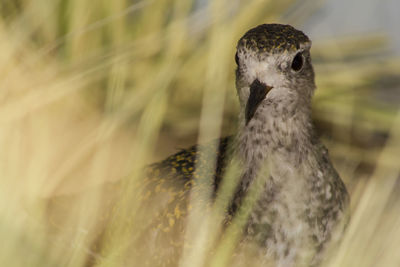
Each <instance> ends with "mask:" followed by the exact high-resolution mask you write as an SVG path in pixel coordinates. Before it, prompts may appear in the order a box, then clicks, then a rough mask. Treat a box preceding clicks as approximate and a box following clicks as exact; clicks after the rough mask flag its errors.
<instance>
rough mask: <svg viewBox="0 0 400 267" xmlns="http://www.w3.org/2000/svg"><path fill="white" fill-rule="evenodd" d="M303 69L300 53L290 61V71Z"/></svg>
mask: <svg viewBox="0 0 400 267" xmlns="http://www.w3.org/2000/svg"><path fill="white" fill-rule="evenodd" d="M302 67H303V55H302V54H301V53H297V54H296V56H295V57H294V58H293V61H292V70H294V71H299V70H301V68H302Z"/></svg>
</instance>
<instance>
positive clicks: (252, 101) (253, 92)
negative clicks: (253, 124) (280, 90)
mask: <svg viewBox="0 0 400 267" xmlns="http://www.w3.org/2000/svg"><path fill="white" fill-rule="evenodd" d="M271 89H272V86H268V85H266V84H263V83H262V82H260V81H259V80H258V79H255V80H254V82H253V83H252V84H251V85H250V96H249V100H247V104H246V111H245V112H246V113H245V119H246V125H247V124H248V123H249V121H250V120H251V118H253V116H254V113H256V110H257V108H258V106H259V105H260V103H261V101H263V100H264V98H265V96H266V95H267V94H268V92H269V91H271Z"/></svg>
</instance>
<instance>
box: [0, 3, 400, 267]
mask: <svg viewBox="0 0 400 267" xmlns="http://www.w3.org/2000/svg"><path fill="white" fill-rule="evenodd" d="M311 2H312V3H313V5H309V6H308V7H307V8H303V9H299V12H287V10H288V9H289V8H290V7H291V6H292V4H293V1H280V2H279V3H278V2H277V1H258V0H252V1H246V2H245V1H226V0H225V1H224V0H218V1H210V2H209V4H208V5H206V4H201V2H200V1H199V2H196V3H194V2H192V1H187V0H175V1H172V0H144V1H130V2H128V1H123V0H116V1H96V3H93V2H92V1H89V0H84V1H82V0H80V1H78V0H68V1H67V0H55V1H45V0H31V1H27V0H18V1H15V0H9V1H7V0H4V1H2V2H1V3H0V13H1V17H0V88H1V90H0V148H1V149H0V236H1V239H2V242H1V245H0V246H1V249H0V265H1V266H85V265H87V264H88V262H87V261H88V259H87V255H88V253H90V251H88V249H87V244H88V243H90V242H91V241H93V240H91V239H93V238H94V237H93V236H91V234H90V231H88V229H92V228H96V227H97V223H98V220H99V218H100V217H101V216H102V212H103V209H104V205H105V204H104V203H105V202H107V201H109V195H108V194H109V193H110V192H109V191H112V190H111V189H109V190H108V191H107V190H106V191H107V192H104V191H102V190H94V189H93V188H97V187H95V186H96V185H101V184H104V183H105V182H106V181H116V180H120V179H123V178H125V177H130V179H131V180H134V181H139V182H140V177H139V173H140V171H139V170H141V167H142V166H143V165H145V164H147V163H149V162H152V161H155V160H158V159H161V158H163V157H165V156H166V155H168V154H170V153H172V152H174V151H176V148H177V147H185V146H187V145H189V144H193V143H195V142H204V141H209V140H212V139H214V138H216V137H218V136H219V135H221V134H222V135H226V134H232V133H234V131H235V121H236V114H237V110H238V106H237V100H236V92H235V89H234V71H233V70H234V60H233V55H234V50H235V44H236V41H237V39H238V38H239V37H240V36H241V35H242V34H243V33H244V32H245V31H246V30H247V29H249V28H250V27H252V26H254V25H257V24H260V23H265V22H282V23H289V24H294V26H300V28H301V18H304V17H307V16H308V15H309V13H311V12H313V10H310V7H311V6H312V7H313V8H314V9H315V8H317V7H318V5H319V4H321V3H320V1H311ZM305 10H307V11H305ZM283 13H285V14H286V16H283V17H282V16H281V14H283ZM385 42H386V40H385V37H384V36H381V35H374V36H372V35H371V36H358V37H357V36H353V37H351V38H347V39H342V40H327V41H326V42H317V41H314V45H313V49H312V53H313V60H314V65H315V70H316V77H317V86H318V90H317V91H316V95H315V98H314V107H313V108H314V117H315V120H316V126H317V128H318V129H319V130H320V133H321V135H322V137H323V138H324V139H325V140H324V142H325V143H326V144H327V145H328V147H329V148H330V154H331V156H332V157H333V159H334V163H335V165H336V167H337V168H338V171H339V173H340V174H341V176H342V177H343V179H344V180H345V182H346V184H347V186H348V188H349V189H350V191H351V193H352V221H351V223H350V225H349V228H348V231H347V233H346V236H345V238H344V241H343V244H342V246H341V247H340V248H339V252H338V254H337V255H336V256H335V257H334V258H333V260H331V261H329V262H328V263H326V265H327V266H399V265H400V256H399V255H400V254H399V253H398V248H399V246H400V230H399V229H400V215H399V214H400V213H399V212H398V211H399V208H400V202H399V201H400V199H399V197H398V196H399V192H400V191H399V189H400V187H399V183H398V177H399V174H400V170H399V168H400V164H399V163H398V161H399V156H398V155H399V154H400V151H399V150H400V113H399V110H398V104H399V101H397V102H394V104H393V102H391V101H388V99H389V100H390V99H392V98H397V99H399V98H398V97H399V86H400V78H399V77H400V61H399V60H398V59H395V58H392V57H390V56H388V53H387V52H388V51H387V50H386V48H385V47H386V46H385V44H386V43H385ZM388 81H391V82H388ZM87 190H89V191H90V193H84V192H86V191H87ZM77 192H80V193H81V196H80V199H79V200H77V201H76V203H73V202H71V203H68V204H69V205H70V206H71V207H75V208H73V209H72V210H73V212H71V214H62V216H63V220H64V221H65V225H64V226H63V227H64V228H61V230H60V231H58V232H56V233H53V232H51V231H50V230H49V228H48V227H47V224H46V223H47V220H48V218H47V217H46V216H47V213H46V209H47V206H48V202H49V201H50V199H51V198H52V197H54V196H62V195H70V194H72V193H77ZM112 193H113V194H114V195H115V194H117V193H115V192H112ZM113 197H115V196H113ZM117 198H118V197H117ZM124 201H125V200H124V199H122V200H121V203H122V208H121V212H120V213H119V214H118V215H116V216H115V218H114V220H113V225H112V226H110V228H112V229H113V230H112V231H111V230H110V231H111V233H112V234H111V238H110V239H109V242H107V243H106V244H103V245H102V246H103V247H102V248H101V250H102V251H103V252H104V253H102V255H103V256H102V258H100V259H98V261H97V262H96V263H93V264H95V265H96V266H121V259H119V257H118V255H120V254H119V251H120V250H123V249H124V245H123V243H124V241H123V239H122V238H121V239H119V237H121V236H123V234H124V231H123V230H121V228H122V226H121V225H123V224H122V222H123V221H124V220H126V217H124V214H126V213H129V212H134V210H135V207H131V206H128V205H126V206H125V207H124V206H123V203H125V202H124ZM123 211H124V212H125V213H124V212H123ZM118 231H121V232H120V234H118ZM209 233H212V231H211V230H210V231H209ZM54 235H56V236H55V237H54ZM227 242H228V244H229V242H230V241H229V240H228V241H227ZM232 242H233V241H232ZM199 255H200V256H198V257H197V258H196V259H195V260H194V262H191V265H190V266H196V264H199V263H201V262H202V259H201V253H199ZM218 255H222V256H221V257H222V258H218V259H216V260H215V261H213V262H215V266H225V264H226V262H228V260H227V259H226V258H225V259H224V258H223V257H229V256H228V255H226V254H224V253H223V252H221V254H218ZM224 255H225V256H224ZM182 265H183V266H189V265H187V264H185V260H182ZM138 266H140V263H138Z"/></svg>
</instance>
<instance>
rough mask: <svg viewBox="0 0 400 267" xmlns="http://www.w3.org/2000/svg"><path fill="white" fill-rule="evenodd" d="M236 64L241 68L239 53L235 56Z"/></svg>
mask: <svg viewBox="0 0 400 267" xmlns="http://www.w3.org/2000/svg"><path fill="white" fill-rule="evenodd" d="M235 62H236V65H238V66H239V56H238V53H237V52H236V54H235Z"/></svg>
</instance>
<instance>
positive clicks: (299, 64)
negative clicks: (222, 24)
mask: <svg viewBox="0 0 400 267" xmlns="http://www.w3.org/2000/svg"><path fill="white" fill-rule="evenodd" d="M310 47H311V41H310V40H309V39H308V37H307V36H306V35H305V34H304V33H303V32H301V31H299V30H296V29H295V28H293V27H292V26H290V25H281V24H262V25H259V26H257V27H255V28H253V29H251V30H249V31H248V32H246V33H245V34H244V35H243V37H242V38H240V40H239V42H238V44H237V52H236V55H235V61H236V64H237V69H236V88H237V90H238V95H239V100H240V103H241V106H242V107H243V110H244V115H245V116H244V117H245V121H246V124H248V123H249V121H250V120H251V119H252V118H253V116H254V115H255V113H256V111H257V110H258V109H259V108H260V107H261V106H263V107H264V108H268V106H270V107H271V108H273V110H274V111H275V112H278V113H279V110H282V111H285V112H287V111H288V110H289V111H290V112H292V113H293V112H295V110H296V106H298V105H303V106H304V105H307V106H309V105H310V99H311V96H312V93H313V91H314V88H315V83H314V71H313V68H312V64H311V58H310ZM278 116H279V114H278Z"/></svg>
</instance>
